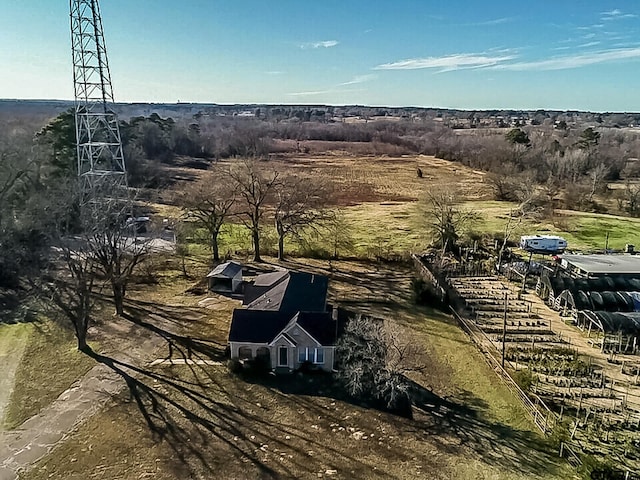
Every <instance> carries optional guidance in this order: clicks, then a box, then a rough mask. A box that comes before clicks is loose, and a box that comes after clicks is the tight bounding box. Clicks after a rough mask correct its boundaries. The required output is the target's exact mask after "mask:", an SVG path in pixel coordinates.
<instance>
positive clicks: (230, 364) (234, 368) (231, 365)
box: [227, 358, 242, 375]
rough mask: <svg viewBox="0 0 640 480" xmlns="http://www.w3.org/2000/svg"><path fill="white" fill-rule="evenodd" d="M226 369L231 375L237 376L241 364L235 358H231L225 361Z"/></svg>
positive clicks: (240, 369) (240, 370)
mask: <svg viewBox="0 0 640 480" xmlns="http://www.w3.org/2000/svg"><path fill="white" fill-rule="evenodd" d="M227 368H228V369H229V371H230V372H231V373H233V374H235V375H238V374H239V373H241V372H242V363H240V360H238V359H237V358H231V359H230V360H227Z"/></svg>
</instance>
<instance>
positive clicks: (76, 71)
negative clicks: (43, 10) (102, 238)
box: [69, 0, 127, 199]
mask: <svg viewBox="0 0 640 480" xmlns="http://www.w3.org/2000/svg"><path fill="white" fill-rule="evenodd" d="M69 8H70V12H71V49H72V54H73V85H74V93H75V127H76V145H77V156H78V176H79V177H80V179H81V185H82V189H83V194H84V196H85V199H91V198H95V197H96V195H97V194H98V193H97V192H98V191H99V190H102V189H103V188H106V189H108V191H110V192H112V194H113V188H112V187H115V188H116V190H120V189H121V188H119V187H125V186H126V182H127V179H126V168H125V162H124V154H123V151H122V140H121V137H120V128H119V126H118V117H117V115H116V113H115V111H114V110H113V103H114V100H113V89H112V86H111V74H110V73H109V64H108V61H107V48H106V46H105V42H104V32H103V30H102V18H101V15H100V6H99V5H98V0H70V1H69Z"/></svg>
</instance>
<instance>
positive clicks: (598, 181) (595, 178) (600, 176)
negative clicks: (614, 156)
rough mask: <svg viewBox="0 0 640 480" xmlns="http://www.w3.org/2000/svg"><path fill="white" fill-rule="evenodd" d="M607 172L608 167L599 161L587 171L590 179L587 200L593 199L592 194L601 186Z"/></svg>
mask: <svg viewBox="0 0 640 480" xmlns="http://www.w3.org/2000/svg"><path fill="white" fill-rule="evenodd" d="M608 174H609V167H607V166H606V165H605V164H604V163H599V164H598V165H596V166H595V167H594V168H593V169H591V171H590V172H589V177H590V178H589V179H590V180H591V190H590V191H589V196H588V198H587V201H588V202H592V201H593V196H594V195H595V194H596V192H597V191H598V190H600V189H601V188H602V185H603V184H604V181H605V179H606V178H607V175H608Z"/></svg>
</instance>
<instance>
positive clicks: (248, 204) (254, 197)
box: [229, 160, 280, 262]
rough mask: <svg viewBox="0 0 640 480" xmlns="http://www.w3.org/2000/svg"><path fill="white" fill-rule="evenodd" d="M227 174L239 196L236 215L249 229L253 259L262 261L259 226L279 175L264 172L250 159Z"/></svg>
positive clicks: (274, 172)
mask: <svg viewBox="0 0 640 480" xmlns="http://www.w3.org/2000/svg"><path fill="white" fill-rule="evenodd" d="M229 176H230V177H231V179H232V180H233V182H234V184H235V188H236V191H237V194H238V198H239V201H238V203H237V215H238V217H239V218H240V219H241V221H242V223H243V224H244V225H245V226H246V227H247V228H248V229H249V230H250V231H251V238H252V239H253V251H254V256H253V259H254V261H256V262H260V261H262V259H261V258H260V227H261V225H262V220H263V218H264V215H265V212H266V207H267V202H268V200H269V199H270V197H271V195H272V194H273V192H274V190H275V188H276V186H277V184H278V181H279V178H280V176H279V174H278V172H277V171H270V172H268V173H267V172H264V171H263V170H261V169H260V168H259V167H258V165H257V164H256V163H255V162H253V161H251V160H245V161H244V162H243V163H242V165H240V166H239V167H238V168H234V169H232V170H231V171H230V173H229Z"/></svg>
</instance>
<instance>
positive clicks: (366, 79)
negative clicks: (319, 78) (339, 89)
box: [340, 73, 377, 85]
mask: <svg viewBox="0 0 640 480" xmlns="http://www.w3.org/2000/svg"><path fill="white" fill-rule="evenodd" d="M376 77H377V75H374V74H372V73H370V74H367V75H357V76H355V77H353V78H352V79H351V80H349V81H348V82H344V83H341V84H340V85H356V84H358V83H364V82H369V81H371V80H373V79H375V78H376Z"/></svg>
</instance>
